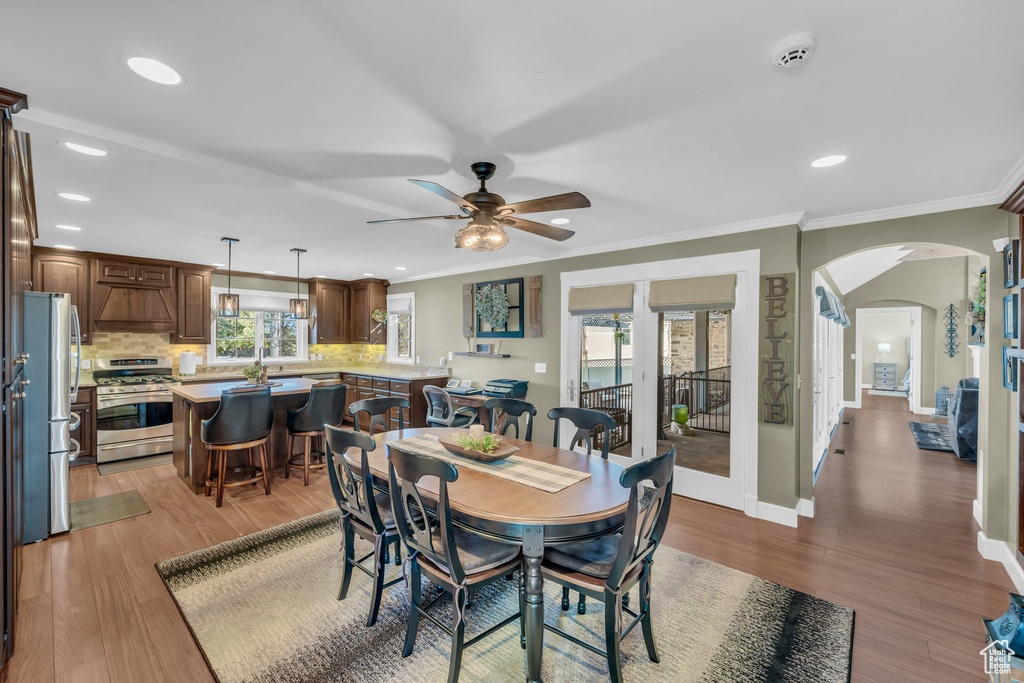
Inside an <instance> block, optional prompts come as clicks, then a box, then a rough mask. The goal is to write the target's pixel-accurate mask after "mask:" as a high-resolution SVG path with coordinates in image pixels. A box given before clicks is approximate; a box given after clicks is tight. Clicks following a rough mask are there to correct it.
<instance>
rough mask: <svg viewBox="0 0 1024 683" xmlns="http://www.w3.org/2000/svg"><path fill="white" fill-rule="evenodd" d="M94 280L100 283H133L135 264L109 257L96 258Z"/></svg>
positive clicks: (127, 284)
mask: <svg viewBox="0 0 1024 683" xmlns="http://www.w3.org/2000/svg"><path fill="white" fill-rule="evenodd" d="M96 282H97V283H99V284H101V285H121V286H124V287H132V286H134V285H135V264H134V263H130V262H129V261H114V260H111V259H97V260H96Z"/></svg>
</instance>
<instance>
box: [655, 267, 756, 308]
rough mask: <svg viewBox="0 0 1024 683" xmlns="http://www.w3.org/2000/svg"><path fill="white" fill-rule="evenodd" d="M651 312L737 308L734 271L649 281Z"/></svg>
mask: <svg viewBox="0 0 1024 683" xmlns="http://www.w3.org/2000/svg"><path fill="white" fill-rule="evenodd" d="M648 305H649V306H650V307H651V310H652V311H728V310H732V309H733V308H735V307H736V274H735V273H729V274H728V275H704V276H701V277H683V278H678V279H675V280H652V281H651V295H650V297H649V298H648Z"/></svg>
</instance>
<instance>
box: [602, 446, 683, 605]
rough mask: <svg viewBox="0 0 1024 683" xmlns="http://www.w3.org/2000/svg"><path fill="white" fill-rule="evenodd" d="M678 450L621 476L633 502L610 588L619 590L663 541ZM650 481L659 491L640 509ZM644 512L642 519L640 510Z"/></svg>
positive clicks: (672, 449)
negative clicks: (644, 485) (647, 482)
mask: <svg viewBox="0 0 1024 683" xmlns="http://www.w3.org/2000/svg"><path fill="white" fill-rule="evenodd" d="M675 464H676V449H675V448H674V447H673V448H670V449H669V450H668V452H667V453H663V454H661V455H659V456H657V457H654V458H650V459H649V460H641V461H640V462H638V463H636V464H635V465H630V466H629V467H627V468H626V469H625V470H623V472H622V474H621V475H620V476H619V483H620V484H621V485H622V486H623V487H624V488H628V489H630V491H629V504H628V505H627V506H626V521H625V524H623V527H622V541H621V542H620V543H619V551H618V554H617V555H616V558H615V564H614V565H612V569H611V571H610V572H609V574H608V581H607V584H608V587H609V588H611V589H612V590H613V591H614V590H618V588H619V586H620V585H622V581H623V579H625V578H626V577H627V576H628V575H629V573H630V572H632V571H633V569H634V568H635V567H637V565H639V564H640V563H642V562H648V561H650V558H651V556H652V555H654V551H655V550H657V549H658V544H659V543H661V537H662V536H663V535H664V534H665V527H666V525H667V524H668V513H669V510H670V508H671V507H672V476H673V474H674V473H675ZM643 481H650V482H652V483H653V484H654V487H655V491H654V497H653V499H652V500H651V504H650V505H648V506H647V508H646V509H644V510H641V509H640V497H641V496H642V489H643V488H644V487H642V486H638V484H640V482H643ZM641 512H642V513H643V517H642V518H641V516H640V513H641Z"/></svg>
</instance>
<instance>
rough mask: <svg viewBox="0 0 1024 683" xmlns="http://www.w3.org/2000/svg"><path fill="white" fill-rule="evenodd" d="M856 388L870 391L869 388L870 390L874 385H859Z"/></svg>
mask: <svg viewBox="0 0 1024 683" xmlns="http://www.w3.org/2000/svg"><path fill="white" fill-rule="evenodd" d="M858 386H860V388H861V389H870V388H872V387H873V386H875V385H874V384H860V385H858Z"/></svg>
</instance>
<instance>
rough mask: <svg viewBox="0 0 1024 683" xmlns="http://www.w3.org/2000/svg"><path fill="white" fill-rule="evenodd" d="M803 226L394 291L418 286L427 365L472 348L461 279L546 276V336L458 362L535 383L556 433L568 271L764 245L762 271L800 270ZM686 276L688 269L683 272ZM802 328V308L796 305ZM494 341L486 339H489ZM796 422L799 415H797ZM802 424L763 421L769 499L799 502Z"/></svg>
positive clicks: (481, 375)
mask: <svg viewBox="0 0 1024 683" xmlns="http://www.w3.org/2000/svg"><path fill="white" fill-rule="evenodd" d="M797 236H798V229H797V227H796V226H786V227H781V228H773V229H770V230H761V231H757V232H748V233H742V234H734V235H723V236H718V237H708V238H704V239H698V240H691V241H688V242H675V243H672V244H663V245H657V246H652V247H641V248H638V249H629V250H625V251H618V252H609V253H604V254H594V255H591V256H579V257H575V258H569V259H558V260H553V261H543V262H540V263H535V264H530V265H524V266H516V267H511V268H500V269H494V270H485V271H478V272H474V273H468V274H464V275H452V276H448V277H440V278H433V279H429V280H421V281H417V282H406V283H398V284H392V285H391V287H390V289H389V290H388V291H389V293H391V294H399V293H402V292H416V353H417V354H419V355H420V357H421V360H422V362H424V363H430V364H433V363H436V362H437V360H438V359H439V358H441V357H445V358H447V353H448V351H460V350H465V348H466V341H465V339H463V337H462V285H463V284H465V283H467V282H481V281H484V280H495V279H501V278H512V277H524V278H529V277H530V276H532V275H542V276H543V277H544V282H543V290H542V301H543V303H542V307H543V325H544V329H543V336H542V337H541V338H539V339H507V340H503V341H502V344H501V351H502V353H509V354H511V356H512V357H511V358H508V359H503V360H497V359H490V358H472V357H465V356H455V358H454V360H453V361H452V362H451V371H452V376H453V377H464V378H470V379H472V380H474V381H475V382H486V381H487V380H489V379H494V378H498V377H511V378H515V379H526V380H529V381H530V390H529V394H528V396H527V398H528V399H529V400H530V401H531V402H532V403H534V404H535V405H536V406H537V410H538V423H537V426H535V434H536V436H535V438H536V439H537V440H539V441H547V440H549V439H551V423H550V422H549V421H548V419H547V418H546V415H547V412H548V410H549V409H550V408H553V407H555V406H557V405H558V404H559V398H560V392H559V384H560V379H559V376H560V364H561V346H560V344H561V341H560V339H559V330H560V325H561V303H562V302H561V293H560V292H561V284H560V282H561V273H563V272H568V271H575V270H589V269H592V268H606V267H609V266H619V265H624V264H631V263H646V262H652V261H668V260H673V259H680V258H687V257H692V256H704V255H708V254H720V253H728V252H738V251H746V250H749V249H760V250H761V273H762V274H768V273H787V272H790V273H793V272H796V271H797V265H798V264H797ZM680 275H685V273H680ZM797 318H798V322H797V326H798V330H799V310H798V311H797ZM482 341H487V340H482ZM534 363H546V364H547V372H546V373H545V374H539V373H536V372H534ZM794 422H795V420H794ZM796 436H797V431H796V425H795V424H794V426H792V427H786V426H774V425H758V457H759V465H758V477H757V482H758V497H759V499H760V500H762V501H766V502H769V503H774V504H776V505H781V506H784V507H788V508H792V507H794V506H795V505H796V501H797V481H798V476H799V475H798V471H797V463H796V459H795V455H794V454H795V453H796V445H797V442H796Z"/></svg>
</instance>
